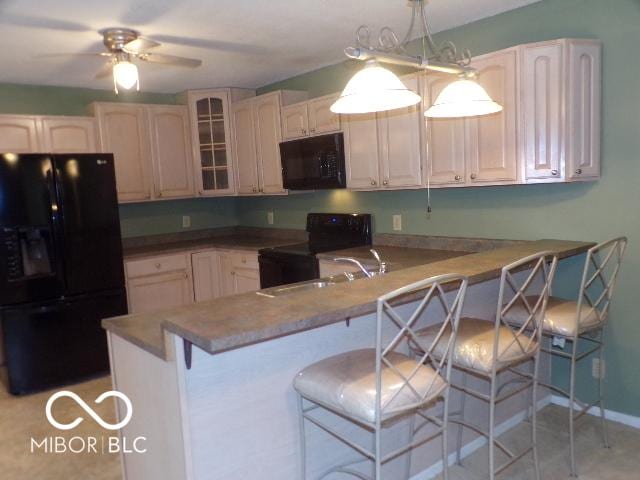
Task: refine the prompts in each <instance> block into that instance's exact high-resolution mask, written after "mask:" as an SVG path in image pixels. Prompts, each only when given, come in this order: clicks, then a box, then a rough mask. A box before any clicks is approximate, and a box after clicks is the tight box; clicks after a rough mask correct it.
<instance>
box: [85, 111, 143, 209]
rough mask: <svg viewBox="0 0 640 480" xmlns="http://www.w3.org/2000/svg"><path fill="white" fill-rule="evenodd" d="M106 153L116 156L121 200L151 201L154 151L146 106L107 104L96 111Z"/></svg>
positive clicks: (119, 197) (119, 198) (101, 141)
mask: <svg viewBox="0 0 640 480" xmlns="http://www.w3.org/2000/svg"><path fill="white" fill-rule="evenodd" d="M96 114H97V117H98V127H99V134H100V143H101V148H102V151H103V152H107V153H113V156H114V159H115V160H114V161H115V169H116V186H117V190H118V200H119V201H121V202H126V201H133V200H148V199H150V198H151V196H152V195H151V185H152V179H151V171H152V169H151V151H150V145H149V134H148V131H149V130H148V125H147V118H146V111H145V109H144V107H142V106H138V105H118V104H104V105H99V106H98V107H97V108H96Z"/></svg>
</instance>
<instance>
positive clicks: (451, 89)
mask: <svg viewBox="0 0 640 480" xmlns="http://www.w3.org/2000/svg"><path fill="white" fill-rule="evenodd" d="M501 111H502V105H500V104H498V103H496V102H494V101H493V100H492V99H491V97H490V96H489V94H488V93H487V91H486V90H485V89H484V88H482V86H481V85H480V84H479V83H478V82H476V81H475V80H472V79H470V78H463V79H460V80H456V81H455V82H451V83H450V84H449V85H447V86H446V87H445V88H444V90H442V92H440V94H439V95H438V97H437V98H436V101H435V102H433V105H432V106H431V107H429V108H428V109H427V111H426V112H424V116H425V117H429V118H460V117H477V116H481V115H490V114H492V113H497V112H501Z"/></svg>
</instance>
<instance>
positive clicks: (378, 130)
mask: <svg viewBox="0 0 640 480" xmlns="http://www.w3.org/2000/svg"><path fill="white" fill-rule="evenodd" d="M403 81H404V82H405V84H406V85H407V87H408V88H410V89H412V90H414V91H418V79H417V75H411V76H409V77H406V78H403ZM422 115H423V114H422V106H421V105H420V104H419V105H416V106H413V107H409V108H403V109H398V110H392V111H389V112H382V113H378V114H373V113H372V114H358V115H344V116H342V119H341V122H342V127H343V130H344V140H345V156H346V170H347V186H348V187H349V188H353V189H363V190H375V189H380V188H382V189H385V188H389V189H393V188H411V187H419V186H421V185H422V166H421V162H422V155H421V151H422V148H421V141H420V129H421V128H422V127H421V125H422V122H423V118H424V117H423V116H422Z"/></svg>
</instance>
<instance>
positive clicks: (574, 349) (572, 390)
mask: <svg viewBox="0 0 640 480" xmlns="http://www.w3.org/2000/svg"><path fill="white" fill-rule="evenodd" d="M571 348H572V351H571V375H570V378H569V382H570V384H569V449H570V461H571V476H572V477H577V476H578V469H577V468H576V452H575V431H574V430H575V428H574V405H575V401H576V355H577V351H578V335H576V336H575V337H574V338H573V345H572V347H571Z"/></svg>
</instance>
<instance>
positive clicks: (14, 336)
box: [0, 153, 127, 394]
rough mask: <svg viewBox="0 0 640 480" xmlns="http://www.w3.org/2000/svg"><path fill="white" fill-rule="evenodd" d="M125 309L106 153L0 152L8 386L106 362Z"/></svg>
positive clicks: (30, 385)
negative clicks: (111, 331)
mask: <svg viewBox="0 0 640 480" xmlns="http://www.w3.org/2000/svg"><path fill="white" fill-rule="evenodd" d="M126 313H127V302H126V293H125V287H124V267H123V263H122V242H121V237H120V221H119V214H118V203H117V197H116V187H115V171H114V166H113V155H111V154H60V155H47V154H13V153H5V154H1V153H0V320H1V322H0V336H1V337H2V338H1V339H0V340H1V341H2V348H1V350H2V357H3V361H4V367H3V373H4V375H3V376H4V377H5V380H6V381H7V382H6V383H7V385H8V388H9V391H10V392H11V393H13V394H23V393H29V392H34V391H39V390H44V389H47V388H52V387H56V386H60V385H64V384H69V383H73V382H76V381H79V380H82V379H85V378H89V377H92V376H95V375H97V374H100V373H103V372H107V371H108V370H109V357H108V351H107V339H106V334H105V332H104V330H103V329H102V328H101V325H100V322H101V320H102V319H103V318H107V317H112V316H116V315H122V314H126Z"/></svg>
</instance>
